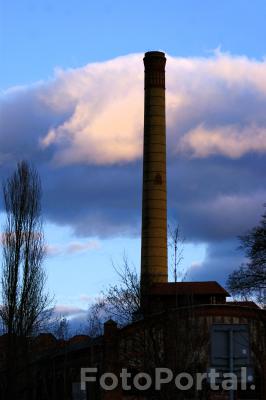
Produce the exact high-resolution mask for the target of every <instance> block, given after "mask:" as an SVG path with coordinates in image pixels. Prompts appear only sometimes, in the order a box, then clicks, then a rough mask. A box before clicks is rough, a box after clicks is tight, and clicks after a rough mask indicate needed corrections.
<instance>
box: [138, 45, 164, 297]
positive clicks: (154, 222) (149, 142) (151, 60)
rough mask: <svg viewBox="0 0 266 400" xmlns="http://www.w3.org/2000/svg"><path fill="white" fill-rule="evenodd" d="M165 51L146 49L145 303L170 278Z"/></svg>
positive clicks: (143, 195) (143, 248)
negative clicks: (152, 289) (154, 288)
mask: <svg viewBox="0 0 266 400" xmlns="http://www.w3.org/2000/svg"><path fill="white" fill-rule="evenodd" d="M165 63H166V58H165V54H164V53H162V52H159V51H150V52H147V53H145V57H144V66H145V103H144V155H143V189H142V234H141V295H142V303H143V301H144V298H145V297H146V294H147V293H148V292H149V288H150V286H151V285H152V284H154V283H158V282H167V281H168V270H167V208H166V201H167V200H166V135H165Z"/></svg>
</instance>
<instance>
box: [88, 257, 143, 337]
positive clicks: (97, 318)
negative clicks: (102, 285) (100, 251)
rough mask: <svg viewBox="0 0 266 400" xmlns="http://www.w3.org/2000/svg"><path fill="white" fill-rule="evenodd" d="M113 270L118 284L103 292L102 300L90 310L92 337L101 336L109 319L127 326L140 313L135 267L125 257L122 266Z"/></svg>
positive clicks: (138, 286)
mask: <svg viewBox="0 0 266 400" xmlns="http://www.w3.org/2000/svg"><path fill="white" fill-rule="evenodd" d="M113 268H114V270H115V271H116V274H117V277H118V283H117V284H116V285H110V286H109V287H108V288H107V289H106V290H105V291H103V292H102V295H101V298H99V299H98V300H97V301H96V302H95V303H93V304H92V305H91V306H90V307H89V310H88V331H89V332H88V333H89V335H91V336H99V335H101V334H102V332H103V322H104V321H105V320H107V319H109V318H111V319H113V320H115V321H116V322H117V323H118V324H119V325H120V326H125V325H127V324H129V323H131V322H132V320H133V319H134V316H135V315H137V314H138V313H139V312H140V279H139V276H138V274H137V271H136V269H135V267H134V266H132V265H130V264H129V262H128V259H127V257H126V256H125V255H124V257H123V264H122V266H116V265H114V264H113Z"/></svg>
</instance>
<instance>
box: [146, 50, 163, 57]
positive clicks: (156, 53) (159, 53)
mask: <svg viewBox="0 0 266 400" xmlns="http://www.w3.org/2000/svg"><path fill="white" fill-rule="evenodd" d="M145 57H162V58H164V57H165V54H164V53H163V52H162V51H147V52H146V53H145Z"/></svg>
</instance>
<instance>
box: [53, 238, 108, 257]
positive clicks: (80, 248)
mask: <svg viewBox="0 0 266 400" xmlns="http://www.w3.org/2000/svg"><path fill="white" fill-rule="evenodd" d="M99 248H100V242H99V241H97V240H89V241H87V242H71V243H68V244H66V245H59V244H48V245H47V246H46V252H47V255H48V256H58V255H67V254H77V253H83V252H87V251H90V250H98V249H99Z"/></svg>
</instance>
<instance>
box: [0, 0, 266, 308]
mask: <svg viewBox="0 0 266 400" xmlns="http://www.w3.org/2000/svg"><path fill="white" fill-rule="evenodd" d="M0 4H1V7H0V14H1V23H0V36H1V38H0V39H1V48H0V54H1V63H0V90H1V93H2V94H1V101H2V106H3V116H4V118H3V124H2V128H3V129H1V132H0V134H1V136H0V141H1V145H2V150H0V166H1V177H4V176H6V174H7V173H10V171H12V168H13V167H14V165H15V162H16V161H17V160H18V159H20V158H21V157H26V158H28V159H30V160H31V161H33V162H34V163H35V164H36V166H37V168H38V169H39V170H40V173H41V176H42V180H43V187H44V198H43V208H44V217H45V219H46V222H47V225H46V238H47V243H48V245H49V246H50V247H49V248H50V255H49V257H47V259H46V261H45V265H46V268H47V271H48V275H49V281H48V283H49V288H50V290H51V292H53V293H54V294H55V297H56V299H57V303H58V304H60V305H62V304H63V305H68V306H69V307H70V306H75V307H81V308H86V306H87V303H88V301H89V300H90V299H91V298H93V297H94V296H97V294H98V293H99V292H100V291H101V290H102V289H103V288H104V287H106V285H108V283H110V282H114V281H115V274H114V271H113V269H112V266H111V263H112V262H111V260H113V261H114V262H115V263H117V264H119V263H120V262H121V260H122V257H123V253H124V252H126V253H127V255H128V258H129V260H131V261H132V263H134V264H135V266H136V268H138V267H139V260H140V240H139V232H140V199H141V150H140V149H141V145H140V144H141V140H142V136H141V135H142V120H143V115H142V113H143V108H142V95H143V93H142V79H143V67H142V60H141V58H142V54H143V53H144V52H145V51H147V50H154V49H160V50H163V51H165V52H166V53H167V54H168V63H167V82H168V83H169V84H168V87H167V96H168V111H167V113H168V114H167V115H168V117H169V118H168V126H169V134H168V149H169V152H168V154H169V160H168V163H169V165H168V171H169V179H168V187H169V196H168V202H169V218H171V219H173V220H175V221H178V222H179V223H180V225H181V228H182V229H183V231H184V236H185V237H186V245H185V253H184V266H185V267H191V266H193V268H194V273H193V274H192V275H191V276H192V278H194V279H208V278H210V279H218V280H220V281H224V278H225V277H226V275H227V274H228V272H230V270H232V268H233V267H234V266H237V265H238V264H239V262H240V261H241V255H240V254H239V253H238V252H237V251H236V247H237V242H236V240H235V237H236V236H237V235H238V234H241V233H243V232H244V231H245V230H246V229H248V228H250V227H251V226H252V225H253V224H254V223H256V222H257V221H258V218H259V215H260V214H261V213H262V209H261V207H260V205H261V204H262V203H263V202H265V185H264V178H263V174H262V171H263V165H264V166H265V152H266V150H265V143H266V138H265V132H266V131H265V127H266V121H265V117H264V114H265V104H266V94H265V93H266V90H265V87H266V84H265V77H266V73H265V62H264V57H265V55H266V51H265V37H266V25H265V17H266V3H265V1H259V0H255V1H252V2H251V1H245V0H242V1H237V0H235V1H227V0H225V1H216V2H215V1H201V2H199V1H195V0H194V1H192V0H190V1H189V0H186V1H169V0H166V1H164V2H162V1H157V0H155V1H145V2H144V1H134V2H132V1H99V2H92V1H81V0H76V1H56V2H55V1H48V0H46V1H41V0H39V1H38V2H36V1H33V0H32V1H29V0H28V1H26V0H24V1H12V0H10V1H9V2H7V1H4V0H1V1H0ZM215 49H216V50H215ZM217 49H218V50H217ZM121 56H124V57H122V58H121ZM107 60H111V61H110V63H109V64H108V63H106V61H107ZM95 62H98V64H92V63H95ZM99 62H100V63H99ZM84 85H85V86H84ZM18 87H19V88H20V89H19V88H18ZM117 87H118V89H117ZM11 88H13V89H12V90H10V89H11ZM115 90H117V92H115ZM113 94H114V98H113V99H112V95H113ZM216 100H217V105H216V106H214V104H216ZM185 104H188V107H187V108H186V107H185ZM123 107H124V108H123ZM188 108H189V111H188ZM88 110H89V111H88ZM263 110H264V111H263ZM86 113H88V115H87V114H86ZM127 113H128V114H129V115H128V117H127V118H126V117H125V118H124V120H123V121H122V122H121V121H120V122H119V123H121V126H120V125H119V123H118V122H117V118H118V117H119V116H120V115H121V114H122V115H125V114H127ZM92 120H93V121H94V122H93V123H91V121H92ZM90 124H91V125H90ZM81 125H82V129H81V128H80V126H81ZM110 125H112V126H113V127H114V128H113V129H112V128H110ZM176 126H179V130H178V132H177V129H176ZM104 127H106V132H107V133H104V132H103V131H104ZM107 127H108V129H107ZM79 129H80V131H79ZM119 129H120V130H119ZM125 132H126V133H125ZM104 134H105V135H106V136H104ZM123 135H125V137H124V136H123ZM175 135H176V136H175ZM252 135H253V136H254V139H252ZM101 136H103V137H104V139H103V140H104V141H103V143H100V142H98V141H97V140H99V139H98V138H100V137H101ZM62 138H63V140H62ZM69 138H70V139H69ZM73 138H74V139H73ZM117 138H118V139H117ZM210 138H211V140H210ZM72 139H73V142H71V143H70V145H69V146H68V144H66V143H69V140H70V141H71V140H72ZM177 139H178V140H177ZM108 140H110V143H109V142H108ZM116 140H117V143H116V145H115V146H114V147H112V144H113V142H114V141H116ZM226 140H228V142H226ZM199 141H200V143H199ZM255 142H256V143H257V147H256V146H255V145H254V143H255ZM40 143H41V146H40V147H38V146H39V145H40ZM84 143H85V145H86V146H87V148H86V149H84ZM106 143H107V144H108V146H107V144H106ZM176 143H178V146H177V145H176ZM176 147H178V150H175V151H174V150H173V149H176ZM110 148H111V150H110ZM180 149H181V150H180ZM188 153H189V156H188V155H187V154H188ZM90 182H91V184H90ZM73 193H74V194H75V193H76V196H75V195H74V194H73ZM239 210H242V212H240V211H239ZM243 210H244V212H243ZM2 219H3V218H2Z"/></svg>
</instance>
